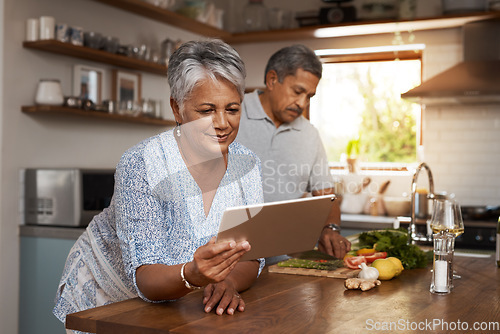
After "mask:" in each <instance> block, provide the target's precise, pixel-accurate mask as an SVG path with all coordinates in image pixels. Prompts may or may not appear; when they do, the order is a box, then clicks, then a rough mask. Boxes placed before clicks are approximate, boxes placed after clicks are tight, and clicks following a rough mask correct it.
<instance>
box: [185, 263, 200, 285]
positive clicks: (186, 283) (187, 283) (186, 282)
mask: <svg viewBox="0 0 500 334" xmlns="http://www.w3.org/2000/svg"><path fill="white" fill-rule="evenodd" d="M186 264H187V262H186V263H184V264H183V265H182V267H181V278H182V281H183V282H184V285H185V286H186V288H188V289H189V290H198V289H201V286H196V285H192V284H191V283H189V282H188V281H187V279H186V278H185V277H184V267H185V266H186Z"/></svg>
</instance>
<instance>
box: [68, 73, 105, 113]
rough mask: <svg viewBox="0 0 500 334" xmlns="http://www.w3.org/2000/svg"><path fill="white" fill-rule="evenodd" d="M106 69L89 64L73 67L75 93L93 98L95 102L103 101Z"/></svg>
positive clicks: (85, 98) (81, 96)
mask: <svg viewBox="0 0 500 334" xmlns="http://www.w3.org/2000/svg"><path fill="white" fill-rule="evenodd" d="M103 82H104V70H103V69H102V68H98V67H92V66H87V65H81V64H78V65H75V66H74V67H73V95H74V96H75V97H78V98H81V99H84V100H87V99H88V100H91V101H92V102H94V103H95V104H101V103H102V94H103Z"/></svg>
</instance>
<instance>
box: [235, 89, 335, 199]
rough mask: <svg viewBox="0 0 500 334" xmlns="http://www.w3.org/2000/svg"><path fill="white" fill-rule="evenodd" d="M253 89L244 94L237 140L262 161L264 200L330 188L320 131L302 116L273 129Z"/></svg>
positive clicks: (331, 184)
mask: <svg viewBox="0 0 500 334" xmlns="http://www.w3.org/2000/svg"><path fill="white" fill-rule="evenodd" d="M258 94H259V92H258V91H257V90H256V91H254V92H252V93H249V94H246V95H245V98H244V100H243V104H242V110H241V120H240V128H239V132H238V136H237V137H236V141H238V142H240V143H241V144H243V145H244V146H246V147H247V148H249V149H250V150H252V151H253V152H255V153H256V154H257V156H258V157H259V158H260V160H261V162H262V176H263V188H264V201H265V202H274V201H282V200H289V199H296V198H300V197H302V196H303V195H304V193H308V192H311V191H313V190H321V189H327V188H333V178H332V176H331V174H330V171H329V169H328V160H327V157H326V153H325V149H324V147H323V143H322V142H321V138H320V137H319V133H318V131H317V130H316V128H315V127H314V126H313V125H312V124H311V123H309V121H308V120H307V119H305V118H304V117H298V118H297V119H296V120H295V121H293V122H291V123H285V124H282V125H280V126H279V127H278V128H276V126H275V124H274V123H273V121H272V120H271V119H270V118H269V116H267V114H266V112H265V111H264V109H263V108H262V105H261V103H260V100H259V95H258Z"/></svg>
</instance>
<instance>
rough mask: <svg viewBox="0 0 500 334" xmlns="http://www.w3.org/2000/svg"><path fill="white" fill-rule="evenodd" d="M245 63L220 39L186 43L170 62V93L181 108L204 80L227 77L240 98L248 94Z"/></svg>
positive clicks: (168, 74)
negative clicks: (246, 90) (246, 91)
mask: <svg viewBox="0 0 500 334" xmlns="http://www.w3.org/2000/svg"><path fill="white" fill-rule="evenodd" d="M245 76H246V71H245V64H244V63H243V61H242V60H241V58H240V56H239V54H238V53H237V52H236V51H235V50H234V49H233V48H232V47H231V46H229V45H228V44H226V43H224V42H222V41H221V40H217V39H210V40H205V41H190V42H186V43H184V44H182V45H181V46H180V47H179V48H178V49H177V50H176V51H175V52H174V53H173V54H172V56H171V57H170V60H169V62H168V70H167V77H168V84H169V85H170V96H171V97H172V98H173V99H174V100H175V101H176V102H177V104H178V105H179V107H180V109H181V110H182V106H183V104H184V101H185V100H186V99H187V98H188V97H189V94H190V93H191V92H192V91H193V89H194V87H195V86H196V84H197V83H198V82H199V81H200V80H203V79H206V78H211V79H212V80H219V79H221V78H222V79H225V80H227V81H229V82H231V83H232V84H234V86H235V87H236V89H237V90H238V93H239V94H240V98H241V99H242V100H243V95H244V94H245Z"/></svg>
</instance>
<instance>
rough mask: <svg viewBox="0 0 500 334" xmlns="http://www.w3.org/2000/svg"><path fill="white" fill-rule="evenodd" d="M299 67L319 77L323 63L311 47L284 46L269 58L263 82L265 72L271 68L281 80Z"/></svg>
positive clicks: (299, 45) (298, 45)
mask: <svg viewBox="0 0 500 334" xmlns="http://www.w3.org/2000/svg"><path fill="white" fill-rule="evenodd" d="M299 68H301V69H303V70H304V71H307V72H310V73H312V74H314V75H315V76H317V77H318V78H319V79H321V74H322V72H323V65H322V64H321V61H320V60H319V58H318V56H316V54H315V53H314V52H313V51H312V50H311V49H309V48H308V47H307V46H305V45H302V44H295V45H291V46H287V47H284V48H282V49H280V50H278V51H276V53H274V54H273V55H272V56H271V58H269V61H268V62H267V66H266V71H265V72H264V83H266V75H267V72H269V71H271V70H274V71H276V74H277V75H278V81H279V82H283V79H285V77H286V76H288V75H295V73H296V72H297V70H298V69H299Z"/></svg>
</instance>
